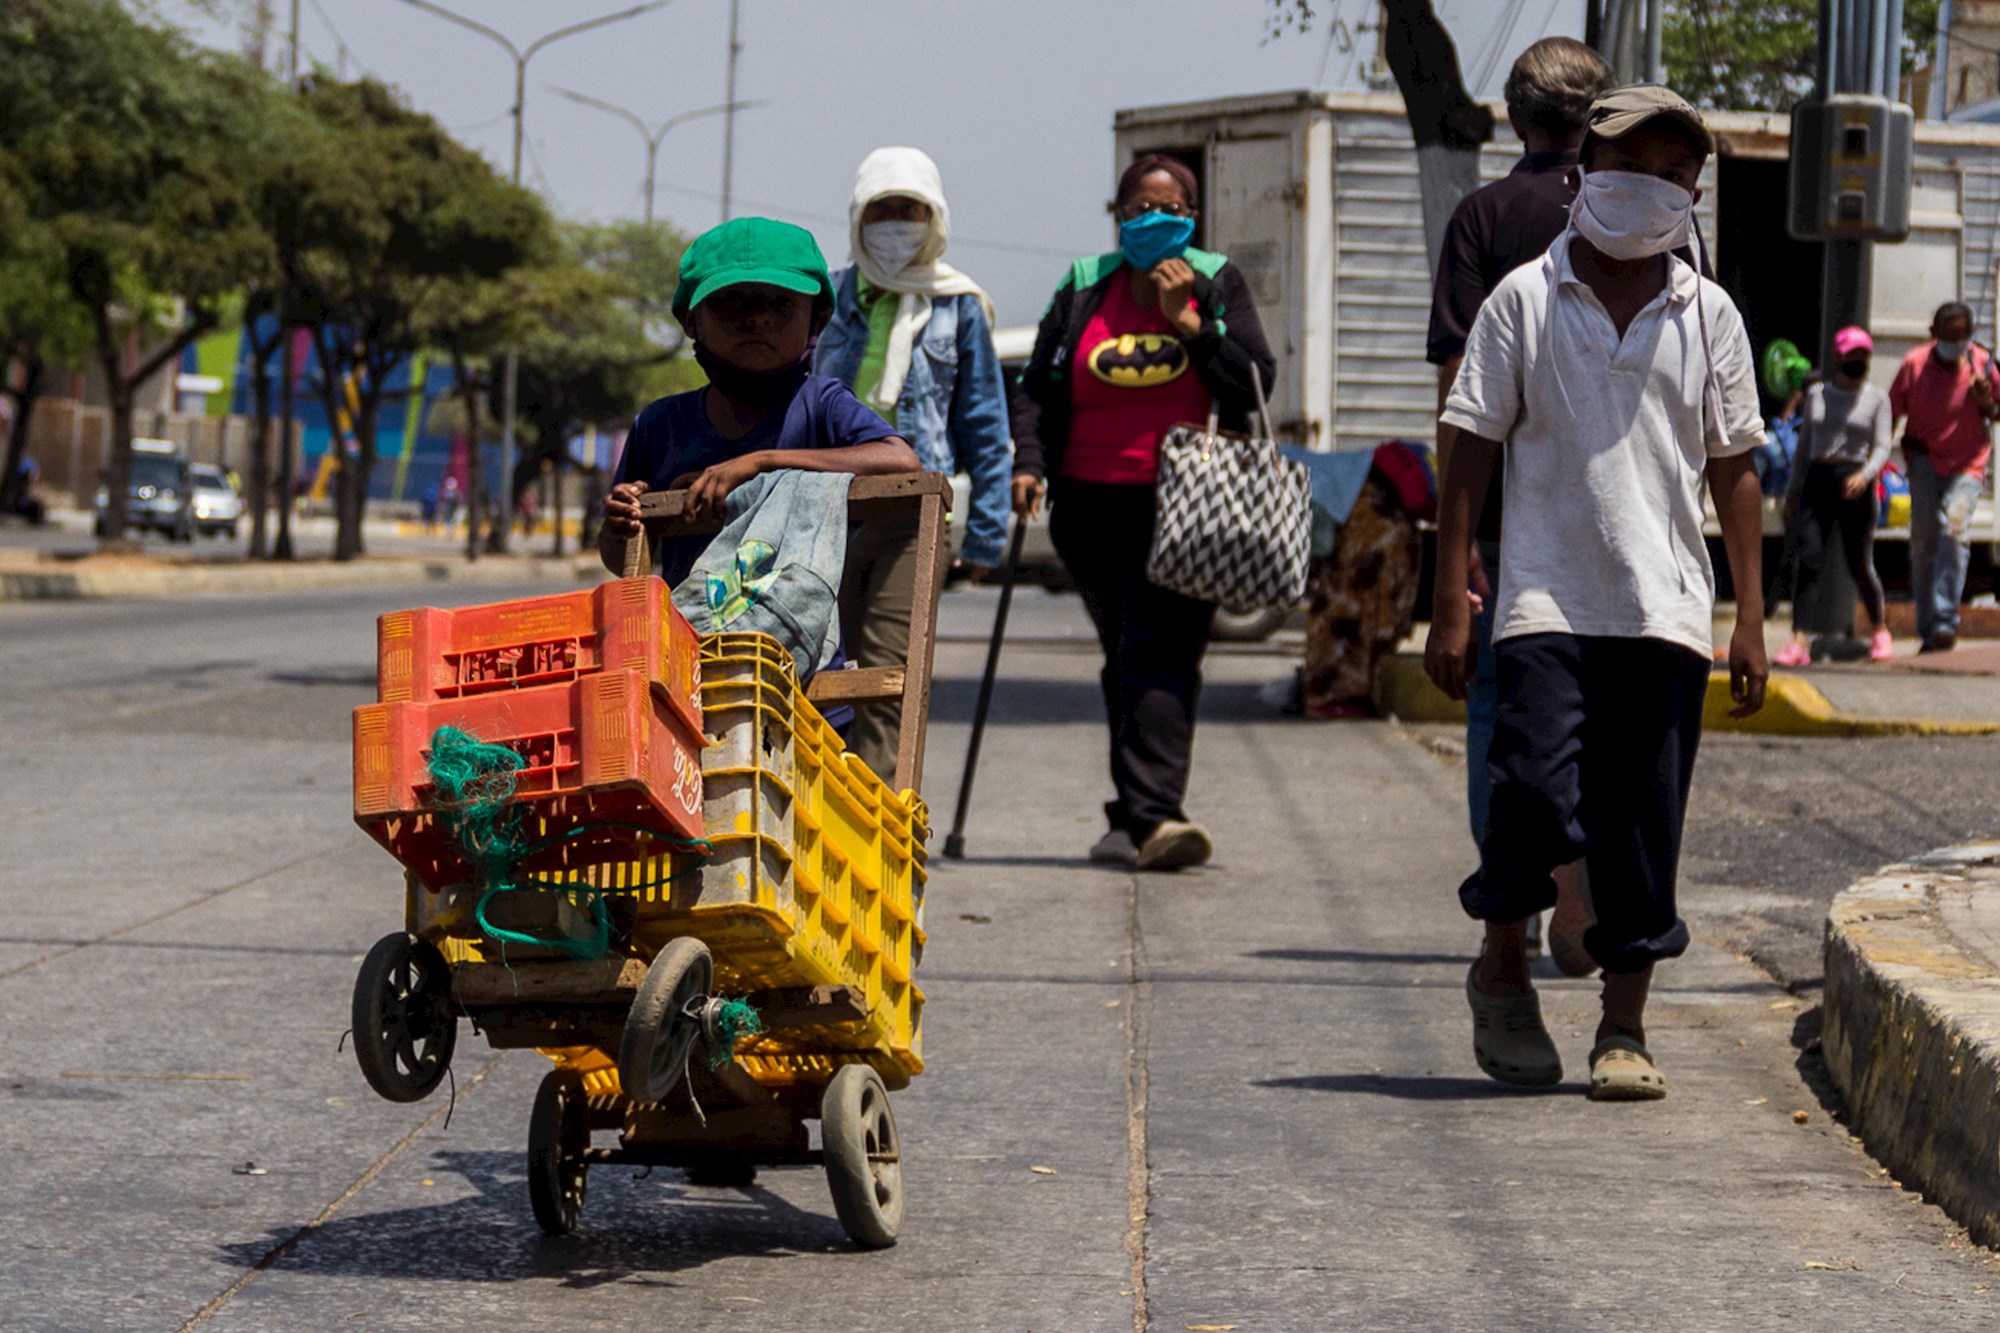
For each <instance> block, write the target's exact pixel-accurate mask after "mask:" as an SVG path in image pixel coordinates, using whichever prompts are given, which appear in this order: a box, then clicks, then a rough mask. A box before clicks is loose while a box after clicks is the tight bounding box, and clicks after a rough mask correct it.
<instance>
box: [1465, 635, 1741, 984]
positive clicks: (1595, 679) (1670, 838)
mask: <svg viewBox="0 0 2000 1333" xmlns="http://www.w3.org/2000/svg"><path fill="white" fill-rule="evenodd" d="M1494 652H1495V656H1496V658H1497V660H1498V664H1499V675H1500V712H1499V716H1498V718H1497V719H1496V722H1495V726H1494V731H1493V745H1492V749H1491V750H1490V751H1489V752H1488V757H1487V766H1488V768H1489V770H1490V772H1491V775H1492V778H1493V804H1492V811H1491V814H1490V816H1489V819H1488V823H1487V827H1486V836H1485V837H1484V839H1482V841H1481V842H1480V846H1479V870H1478V872H1477V873H1476V874H1474V875H1473V876H1472V877H1471V878H1470V879H1468V880H1466V881H1465V884H1464V885H1463V886H1462V887H1461V888H1460V889H1459V891H1458V897H1459V901H1460V903H1462V904H1463V905H1464V907H1465V910H1466V912H1467V913H1468V914H1469V915H1471V916H1472V917H1474V918H1476V919H1478V920H1481V921H1497V922H1510V921H1520V920H1522V919H1524V918H1526V917H1528V916H1529V915H1531V914H1533V913H1535V912H1540V911H1543V910H1546V909H1547V908H1550V907H1553V906H1555V901H1556V886H1555V880H1554V879H1553V878H1552V877H1551V873H1550V872H1552V871H1553V870H1554V869H1555V868H1556V867H1557V866H1560V865H1566V864H1568V863H1569V862H1571V861H1579V860H1580V861H1583V862H1584V863H1585V865H1586V866H1587V867H1588V869H1589V873H1590V896H1591V903H1592V906H1593V907H1594V908H1595V909H1596V913H1597V924H1596V925H1594V926H1592V927H1591V928H1590V929H1589V930H1588V931H1586V932H1585V934H1584V937H1583V945H1584V948H1585V949H1586V950H1588V951H1589V953H1590V956H1591V958H1593V959H1594V960H1595V961H1596V962H1597V965H1598V966H1599V967H1601V968H1603V969H1604V970H1605V971H1606V972H1638V971H1641V970H1643V969H1644V968H1646V967H1647V966H1648V965H1650V964H1651V963H1653V962H1654V961H1656V960H1658V959H1661V958H1677V957H1679V956H1680V955H1681V954H1682V953H1685V952H1686V951H1687V946H1688V929H1687V923H1686V922H1684V921H1682V920H1681V918H1680V914H1679V912H1678V910H1677V909H1676V906H1675V901H1674V889H1675V885H1676V881H1677V879H1678V875H1679V870H1680V855H1681V826H1682V822H1683V817H1684V815H1685V812H1686V810H1687V796H1688V786H1689V784H1690V782H1691V781H1692V779H1693V777H1694V756H1695V751H1696V749H1698V748H1699V746H1700V744H1701V708H1702V701H1703V699H1704V697H1705V696H1706V694H1707V690H1708V675H1709V667H1710V663H1709V662H1708V660H1707V659H1705V658H1703V657H1701V656H1700V655H1699V654H1697V653H1693V652H1690V651H1689V650H1688V649H1686V648H1682V647H1679V646H1678V645H1675V644H1670V643H1664V642H1662V641H1660V640H1657V639H1614V638H1589V637H1582V636H1577V635H1570V634H1529V635H1523V636H1521V637H1518V638H1510V639H1504V640H1502V641H1501V642H1499V643H1498V644H1496V645H1494Z"/></svg>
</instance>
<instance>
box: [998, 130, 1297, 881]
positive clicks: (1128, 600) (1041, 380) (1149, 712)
mask: <svg viewBox="0 0 2000 1333" xmlns="http://www.w3.org/2000/svg"><path fill="white" fill-rule="evenodd" d="M1199 194H1200V191H1199V184H1198V182H1197V181H1196V179H1195V174H1194V172H1193V171H1192V170H1190V169H1189V168H1188V166H1187V165H1186V164H1185V163H1183V162H1181V161H1180V160H1179V159H1177V158H1172V157H1166V156H1163V155H1160V154H1148V155H1147V156H1145V157H1141V158H1139V159H1138V160H1137V161H1135V162H1134V163H1132V165H1131V166H1130V167H1128V168H1127V169H1126V171H1125V174H1124V175H1123V176H1121V177H1119V180H1118V191H1117V195H1116V197H1115V198H1114V199H1113V201H1112V205H1111V208H1112V212H1113V214H1114V215H1115V216H1116V217H1117V219H1118V249H1117V250H1115V251H1113V252H1112V253H1110V254H1107V255H1094V256H1091V257H1088V258H1084V259H1079V260H1077V261H1076V263H1074V264H1073V265H1071V266H1070V272H1069V274H1068V276H1067V277H1065V278H1064V279H1063V281H1062V284H1061V285H1060V286H1058V287H1057V288H1056V294H1055V298H1054V300H1052V301H1051V302H1050V303H1049V309H1048V313H1046V314H1045V315H1043V316H1042V323H1041V328H1040V330H1039V332H1038V333H1037V335H1036V338H1035V351H1034V355H1033V356H1032V358H1030V360H1029V362H1028V367H1027V369H1026V370H1025V371H1024V372H1023V373H1022V376H1021V386H1020V387H1021V393H1020V394H1019V395H1017V396H1016V401H1015V404H1014V408H1013V428H1014V450H1015V455H1014V472H1015V475H1014V506H1015V509H1016V511H1017V512H1020V513H1024V514H1025V513H1028V512H1030V511H1032V510H1033V509H1034V508H1035V506H1037V505H1038V504H1039V503H1040V500H1041V495H1042V489H1043V486H1044V482H1045V481H1046V484H1047V487H1048V492H1049V503H1050V512H1049V528H1050V535H1051V537H1052V538H1053V539H1054V541H1055V545H1056V553H1057V554H1058V555H1060V556H1061V557H1062V561H1063V565H1064V567H1065V568H1066V569H1067V570H1068V571H1069V575H1070V577H1071V578H1073V579H1074V580H1076V585H1077V588H1078V589H1079V591H1081V592H1082V594H1083V600H1084V605H1085V606H1086V607H1087V608H1089V611H1090V618H1091V621H1092V623H1093V624H1095V625H1096V627H1097V637H1098V639H1099V641H1100V642H1101V643H1102V644H1103V646H1104V657H1105V666H1104V674H1103V683H1104V704H1105V712H1106V714H1107V716H1108V720H1109V722H1110V727H1111V781H1112V785H1113V786H1114V787H1115V788H1116V791H1117V795H1116V797H1115V799H1113V800H1112V801H1111V802H1109V803H1108V804H1107V805H1106V806H1105V816H1106V820H1107V822H1108V824H1109V825H1110V827H1109V829H1108V830H1107V832H1106V833H1105V835H1104V836H1103V837H1102V838H1101V839H1099V840H1098V842H1097V845H1096V846H1095V847H1093V848H1091V851H1090V856H1091V859H1092V860H1094V861H1102V862H1109V863H1114V864H1124V865H1136V866H1138V867H1139V868H1140V869H1148V870H1169V869H1176V868H1178V867H1181V866H1191V865H1200V864H1202V863H1203V862H1205V861H1206V860H1208V857H1209V853H1210V850H1211V849H1210V843H1209V838H1208V833H1207V831H1206V830H1205V829H1203V828H1202V827H1201V825H1199V824H1197V823H1194V822H1193V821H1191V820H1190V819H1189V818H1188V817H1187V812H1186V811H1185V810H1184V809H1183V808H1182V801H1183V800H1184V798H1185V796H1186V793H1187V781H1188V764H1189V756H1190V753H1191V750H1192V747H1193V744H1194V715H1195V701H1196V698H1197V696H1198V695H1199V694H1200V692H1201V659H1202V655H1203V653H1204V652H1205V650H1206V649H1207V647H1208V633H1209V624H1210V622H1211V621H1212V620H1213V619H1214V616H1215V606H1214V605H1213V604H1212V603H1209V602H1197V601H1194V600H1193V599H1191V598H1187V597H1183V596H1181V595H1180V594H1179V593H1175V592H1169V591H1168V590H1167V589H1165V588H1162V587H1160V586H1158V585H1157V584H1155V583H1153V582H1151V581H1150V580H1149V579H1147V577H1146V557H1147V554H1148V552H1149V551H1150V550H1151V548H1152V542H1153V520H1154V512H1155V507H1154V497H1153V482H1154V477H1155V474H1156V472H1157V471H1158V467H1159V457H1160V442H1161V440H1162V439H1163V438H1164V437H1165V435H1166V433H1167V432H1168V431H1169V430H1170V429H1172V428H1173V427H1174V426H1176V425H1178V424H1180V423H1182V422H1190V421H1195V422H1198V421H1201V420H1203V419H1204V418H1206V417H1207V416H1208V412H1209V407H1210V404H1211V403H1213V404H1214V405H1215V406H1216V407H1217V408H1218V409H1219V410H1220V413H1221V419H1222V424H1223V425H1224V426H1225V427H1226V428H1229V429H1235V430H1244V429H1247V428H1248V427H1249V423H1250V418H1251V415H1252V414H1253V413H1254V412H1255V410H1256V402H1257V400H1256V390H1255V388H1254V387H1253V385H1254V381H1253V376H1252V370H1253V368H1254V369H1255V372H1256V374H1257V375H1260V376H1262V378H1263V382H1264V384H1265V385H1266V386H1267V387H1268V386H1269V385H1270V383H1271V378H1272V373H1273V371H1274V370H1275V369H1276V363H1275V362H1274V361H1273V359H1272V357H1271V351H1270V348H1269V347H1268V346H1267V345H1266V343H1265V341H1264V331H1263V329H1262V327H1261V326H1260V325H1259V324H1258V321H1257V309H1256V306H1255V304H1254V303H1253V302H1252V300H1251V298H1250V287H1249V284H1248V283H1247V282H1246V281H1245V280H1244V277H1243V274H1242V272H1241V271H1240V270H1238V269H1237V267H1236V266H1235V265H1234V264H1232V263H1230V262H1229V261H1228V260H1227V259H1225V258H1224V257H1223V256H1221V255H1218V254H1214V253H1212V252H1210V251H1207V250H1201V249H1197V248H1195V246H1194V245H1193V244H1192V241H1193V240H1194V237H1195V229H1196V225H1197V222H1198V219H1199V217H1200V214H1199V210H1198V207H1197V205H1198V204H1199V202H1200V199H1199Z"/></svg>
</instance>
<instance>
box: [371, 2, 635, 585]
mask: <svg viewBox="0 0 2000 1333" xmlns="http://www.w3.org/2000/svg"><path fill="white" fill-rule="evenodd" d="M403 3H404V4H406V5H410V6H413V7H414V8H417V9H421V10H424V11H425V12H427V13H431V14H435V15H437V16H438V17H439V18H441V19H445V20H447V21H449V22H452V23H456V24H457V25H458V26H459V27H461V28H468V29H470V30H471V31H473V32H476V33H478V34H479V35H480V36H482V37H485V38H488V39H489V40H491V41H495V42H498V43H499V44H500V46H501V48H502V49H503V50H505V51H506V52H507V54H508V55H509V56H510V57H511V58H512V59H513V61H514V106H513V109H512V111H511V112H510V113H509V114H511V115H512V116H513V117H514V171H513V181H514V184H516V185H519V184H520V183H521V134H522V127H523V124H524V122H525V120H526V110H527V100H528V62H529V61H530V60H533V59H534V58H535V53H536V52H537V51H539V50H541V49H542V48H543V47H545V46H547V45H549V44H550V43H551V42H557V41H561V40H562V39H563V38H565V37H574V36H575V35H577V34H578V33H581V32H589V31H590V30H591V29H593V28H601V27H603V26H605V25H606V24H608V23H617V22H620V21H622V20H624V19H635V18H638V17H639V16H640V15H641V14H650V13H651V12H652V11H654V10H656V9H665V8H666V7H667V6H668V5H670V4H672V3H673V0H649V3H647V4H642V5H634V6H632V7H631V8H630V9H621V10H619V11H618V12H617V13H615V14H602V15H599V16H598V17H597V18H594V19H585V20H584V21H583V22H581V23H572V24H570V25H569V26H568V27H566V28H557V29H556V30H555V31H554V32H550V33H544V34H543V35H542V36H540V37H537V38H536V39H535V40H534V41H532V42H529V43H528V44H527V46H525V47H518V46H515V45H514V43H513V42H511V41H509V40H508V39H507V38H506V37H504V36H502V35H501V34H500V33H498V32H495V31H494V30H493V29H492V28H489V27H487V26H486V25H485V24H484V23H480V22H478V21H477V20H475V19H469V18H467V17H465V15H463V14H457V13H454V12H452V11H451V10H449V9H446V8H445V7H444V6H443V5H440V4H434V3H432V0H403ZM504 374H505V376H506V378H505V381H504V382H503V383H502V385H501V389H500V403H501V406H500V410H501V414H502V418H503V419H502V421H501V422H500V506H499V508H500V514H499V518H498V519H497V521H496V522H495V523H494V524H493V539H492V541H491V542H490V543H489V548H488V549H490V550H492V551H494V552H495V553H497V554H505V552H506V550H507V530H508V528H509V527H511V526H512V524H513V519H514V408H515V405H516V402H517V400H518V397H519V394H520V374H521V348H520V344H518V343H509V344H508V345H507V361H506V369H505V372H504ZM474 447H475V448H476V447H477V443H476V442H475V444H474Z"/></svg>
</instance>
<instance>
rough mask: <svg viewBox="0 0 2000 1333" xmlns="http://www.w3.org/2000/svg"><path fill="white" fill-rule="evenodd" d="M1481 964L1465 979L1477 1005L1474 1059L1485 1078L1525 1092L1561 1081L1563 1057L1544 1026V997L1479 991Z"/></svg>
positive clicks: (1469, 997)
mask: <svg viewBox="0 0 2000 1333" xmlns="http://www.w3.org/2000/svg"><path fill="white" fill-rule="evenodd" d="M1478 976H1479V964H1478V963H1477V962H1475V963H1473V965H1472V970H1471V971H1470V972H1468V973H1466V974H1465V998H1466V1000H1467V1001H1468V1002H1469V1003H1470V1004H1471V1005H1472V1057H1473V1059H1475V1060H1477V1061H1478V1062H1479V1067H1480V1068H1481V1069H1482V1070H1484V1071H1485V1072H1486V1076H1487V1077H1488V1078H1492V1079H1498V1080H1499V1081H1500V1082H1502V1083H1512V1084H1515V1085H1517V1086H1519V1087H1524V1088H1546V1087H1548V1086H1549V1085H1550V1084H1552V1083H1560V1082H1562V1076H1563V1064H1562V1054H1561V1052H1559V1051H1557V1050H1556V1044H1555V1041H1554V1039H1553V1038H1551V1037H1550V1036H1549V1030H1548V1028H1547V1026H1546V1025H1544V1024H1543V1022H1542V1001H1541V997H1540V996H1538V995H1536V994H1535V992H1534V991H1532V990H1530V991H1529V992H1528V993H1527V994H1526V995H1488V994H1487V993H1486V992H1484V991H1482V990H1480V989H1479V987H1478V985H1477V978H1478Z"/></svg>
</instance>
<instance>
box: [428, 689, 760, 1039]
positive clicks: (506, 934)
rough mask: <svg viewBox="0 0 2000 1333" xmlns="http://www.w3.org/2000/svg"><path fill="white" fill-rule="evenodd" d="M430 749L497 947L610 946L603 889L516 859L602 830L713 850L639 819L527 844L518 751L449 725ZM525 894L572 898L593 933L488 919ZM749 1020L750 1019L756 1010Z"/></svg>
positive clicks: (444, 808) (595, 951)
mask: <svg viewBox="0 0 2000 1333" xmlns="http://www.w3.org/2000/svg"><path fill="white" fill-rule="evenodd" d="M430 753H431V757H430V778H431V785H432V788H433V793H434V794H433V796H432V805H433V806H434V807H435V808H436V810H437V814H438V820H439V822H440V823H441V824H442V825H443V826H444V829H445V831H446V833H448V834H449V835H450V836H451V839H452V841H453V842H455V843H456V844H457V845H458V849H459V851H460V853H461V854H462V855H463V856H464V857H465V859H466V861H467V862H468V863H469V864H470V865H471V867H472V871H473V876H474V879H475V881H476V883H477V884H478V887H479V889H480V896H479V902H478V904H477V905H476V906H475V907H474V908H473V918H474V919H475V920H476V921H478V923H479V929H480V930H481V931H482V932H484V934H485V935H486V937H487V938H489V939H491V940H493V941H495V942H496V943H498V944H500V945H501V946H502V948H503V950H504V948H505V946H506V945H509V944H524V945H536V946H539V947H542V948H549V949H554V950H556V951H557V952H559V953H561V954H563V955H565V956H566V957H569V958H574V959H577V960H579V961H582V962H590V961H592V960H594V959H598V958H602V957H604V955H605V954H607V953H609V952H610V949H611V912H610V909H609V908H608V907H606V906H605V902H604V895H605V892H606V891H605V890H603V889H600V888H598V887H597V886H595V885H592V884H580V883H577V882H575V881H573V880H560V879H548V878H545V877H541V876H536V875H525V874H522V873H521V871H520V866H521V863H522V862H523V861H525V860H527V859H529V858H530V857H533V856H537V855H539V854H540V853H542V852H545V851H548V850H549V849H550V848H552V847H555V846H557V845H559V844H561V843H563V842H566V841H568V840H570V839H573V838H580V837H584V836H586V835H588V834H592V833H600V832H604V831H607V830H610V831H624V832H631V833H643V834H646V835H647V836H648V837H651V838H654V839H656V840H658V841H659V842H662V843H665V844H666V845H668V846H670V847H673V848H677V849H679V850H683V851H693V852H699V853H701V854H702V855H703V856H706V855H707V854H708V852H709V850H710V848H709V844H708V843H706V842H704V841H702V840H700V839H696V838H676V837H673V836H670V835H666V834H662V833H660V832H659V831H658V830H656V829H650V828H647V827H645V826H644V825H642V824H625V823H614V822H607V823H599V824H583V825H579V826H578V827H576V828H573V829H569V830H567V831H565V832H563V833H559V834H557V835H556V836H554V837H552V838H541V839H537V840H534V841H530V840H529V839H528V837H527V835H526V833H525V832H524V830H523V827H522V816H523V813H524V807H522V806H520V805H516V804H514V803H513V802H514V793H515V789H516V784H517V782H518V776H517V775H518V774H519V772H520V770H521V767H522V765H523V763H524V761H523V760H522V758H521V756H520V755H519V754H517V753H516V752H515V751H514V750H513V749H511V748H509V747H508V746H505V745H496V744H493V743H492V742H490V741H482V740H480V739H479V738H478V737H477V736H474V735H472V734H471V733H470V732H467V731H463V730H461V729H459V728H458V727H449V726H447V727H439V728H438V729H437V730H436V731H434V732H432V733H431V746H430ZM674 878H675V875H674V874H673V873H672V872H669V873H667V874H665V875H661V876H659V877H657V878H654V879H649V880H646V881H644V882H642V883H638V884H627V885H621V886H620V887H619V888H617V889H615V890H612V892H617V893H637V892H640V891H642V890H645V889H652V888H659V887H661V886H663V885H665V884H669V883H671V882H672V881H673V880H674ZM524 891H534V892H542V893H561V894H566V895H567V896H568V897H569V899H570V901H571V902H573V903H576V904H577V905H578V906H579V907H582V908H583V909H584V910H586V911H587V912H589V914H590V923H591V926H590V933H589V934H587V935H585V936H583V937H582V938H575V937H572V936H567V935H560V936H542V935H533V934H529V933H527V932H524V931H517V930H508V929H506V928H504V927H501V926H496V925H494V924H493V923H492V922H491V921H489V920H488V919H487V916H486V909H487V907H488V905H489V904H491V903H492V902H493V900H494V899H495V898H497V897H499V896H500V895H501V894H503V893H514V892H524ZM745 1007H746V1008H747V1006H745ZM751 1017H752V1020H753V1021H754V1020H755V1015H754V1014H752V1016H751ZM760 1026H761V1025H760ZM746 1035H747V1034H746Z"/></svg>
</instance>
